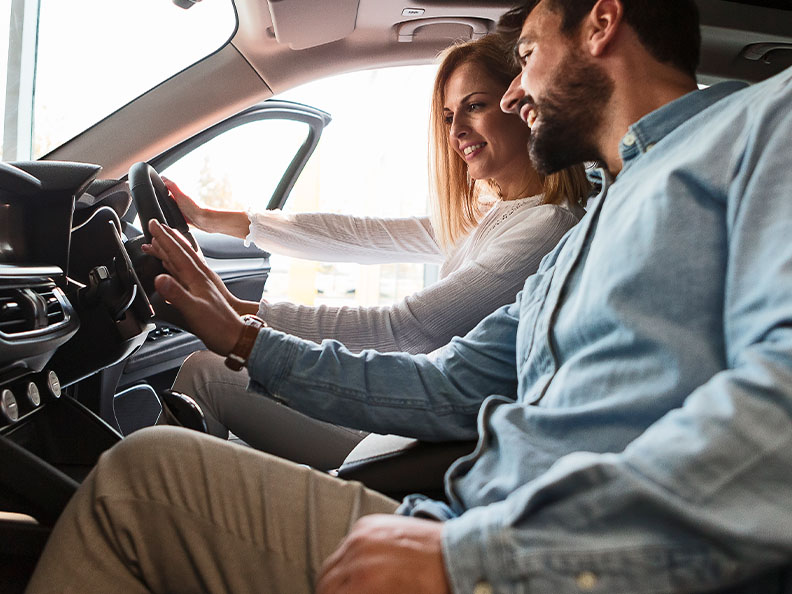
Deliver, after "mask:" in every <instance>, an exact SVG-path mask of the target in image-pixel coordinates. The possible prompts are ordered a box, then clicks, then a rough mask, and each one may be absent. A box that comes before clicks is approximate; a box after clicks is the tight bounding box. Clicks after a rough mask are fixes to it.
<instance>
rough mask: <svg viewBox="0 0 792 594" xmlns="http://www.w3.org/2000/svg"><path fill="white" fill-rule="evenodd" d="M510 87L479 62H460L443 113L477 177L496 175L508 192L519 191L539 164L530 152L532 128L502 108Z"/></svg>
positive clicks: (453, 141) (451, 140)
mask: <svg viewBox="0 0 792 594" xmlns="http://www.w3.org/2000/svg"><path fill="white" fill-rule="evenodd" d="M505 91H506V87H505V86H504V85H501V84H499V83H497V82H496V81H494V80H492V78H490V76H489V75H488V74H487V72H486V71H485V70H484V69H483V68H482V67H481V66H479V65H478V64H476V63H473V62H469V63H466V64H462V65H461V66H459V67H458V68H457V69H456V70H454V72H452V73H451V76H450V77H449V79H448V82H447V83H446V85H445V89H444V93H445V101H444V102H443V115H444V120H445V123H446V126H447V128H448V142H449V143H450V145H451V148H452V149H453V150H454V151H455V152H456V153H457V154H458V155H459V156H460V157H461V158H462V159H463V160H464V161H465V163H467V166H468V172H469V173H470V177H472V178H473V179H482V180H486V179H492V180H494V181H495V182H497V184H498V185H499V186H500V188H501V191H502V193H503V195H504V196H508V197H510V198H516V197H518V196H517V195H516V193H519V192H521V191H523V190H524V186H525V181H526V178H527V177H529V176H530V175H531V173H532V172H533V168H532V166H531V164H530V159H529V157H528V137H529V135H530V133H531V132H530V129H529V128H528V126H526V125H525V124H524V123H523V122H522V121H521V120H520V118H518V117H517V116H515V115H513V114H506V113H504V112H503V111H501V108H500V100H501V97H502V96H503V93H504V92H505Z"/></svg>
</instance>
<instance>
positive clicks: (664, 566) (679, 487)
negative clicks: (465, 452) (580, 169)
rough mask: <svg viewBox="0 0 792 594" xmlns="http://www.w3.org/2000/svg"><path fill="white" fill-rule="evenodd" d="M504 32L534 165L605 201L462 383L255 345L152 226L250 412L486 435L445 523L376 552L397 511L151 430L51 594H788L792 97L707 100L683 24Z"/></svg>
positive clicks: (483, 342)
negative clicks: (596, 189) (590, 174)
mask: <svg viewBox="0 0 792 594" xmlns="http://www.w3.org/2000/svg"><path fill="white" fill-rule="evenodd" d="M504 23H505V24H506V25H507V26H508V25H509V24H512V25H514V24H515V23H516V25H517V27H518V28H519V30H520V33H519V41H518V42H517V44H516V51H517V55H518V57H519V59H520V60H521V62H522V64H523V72H522V74H521V76H520V77H519V78H518V79H517V80H515V82H514V84H513V85H512V87H511V88H510V90H509V91H508V93H507V94H506V96H505V97H504V99H503V103H502V106H503V107H504V109H507V110H509V111H515V112H518V113H519V114H520V115H521V117H522V118H523V119H524V120H525V121H526V122H527V123H528V124H529V125H530V126H531V127H532V137H531V141H530V147H529V148H530V151H531V154H532V158H533V159H534V161H535V162H536V164H537V165H538V166H540V167H541V168H542V169H543V170H544V171H545V172H550V171H553V170H556V169H559V168H561V167H563V166H565V165H568V164H571V163H574V162H579V161H582V160H596V161H598V162H600V163H601V164H602V169H601V176H602V182H603V189H602V192H601V194H600V196H599V197H598V198H597V199H596V201H595V202H594V203H593V205H592V206H591V209H590V213H589V214H588V215H587V217H586V219H584V221H582V222H581V223H580V224H579V225H578V226H577V227H576V228H575V229H573V230H572V231H571V232H570V233H569V234H568V235H567V236H566V237H565V238H564V239H563V240H562V243H561V244H560V245H559V247H558V248H557V249H556V250H555V251H554V252H553V253H551V254H550V255H549V256H548V257H547V258H545V260H544V262H543V264H542V266H541V267H540V270H539V272H538V273H537V274H536V275H534V276H532V277H531V278H529V279H528V281H527V282H526V285H525V288H524V290H523V291H522V293H521V294H520V295H519V296H518V299H517V302H516V303H515V304H513V305H510V306H506V307H504V308H502V309H500V310H498V311H497V312H495V313H494V314H492V315H491V316H489V317H488V318H486V319H485V320H484V321H482V322H481V324H480V325H479V326H478V327H477V328H476V329H474V330H473V331H472V332H471V333H470V334H468V335H467V336H466V337H465V338H463V339H455V340H454V341H452V342H451V343H450V344H449V345H448V346H447V347H445V348H444V349H443V351H442V352H441V353H440V354H439V356H438V357H437V358H436V359H433V360H432V361H430V360H429V359H427V358H426V357H422V356H409V355H403V354H387V355H380V354H377V353H374V352H364V353H362V354H360V355H351V354H349V353H347V352H346V351H345V350H344V349H343V347H341V346H340V345H338V344H337V343H333V342H325V343H324V344H323V345H321V346H319V345H313V344H311V343H306V342H304V341H301V340H299V339H295V338H293V337H289V336H286V335H283V334H280V333H277V332H274V331H271V330H268V329H261V330H260V331H258V332H250V334H249V333H248V331H244V332H243V330H242V326H243V325H244V324H243V322H242V321H240V320H239V319H238V318H237V317H236V316H235V314H234V313H233V311H231V310H230V308H229V307H228V306H227V305H226V304H225V303H224V302H223V299H222V297H221V296H220V295H219V294H218V293H217V291H216V290H214V288H213V286H212V285H211V282H210V281H209V280H208V279H207V278H206V276H205V275H204V274H203V273H202V272H201V269H200V265H197V264H196V263H195V260H194V259H193V257H192V256H191V255H190V254H189V253H188V250H185V249H183V247H181V245H180V243H179V242H178V241H177V239H176V236H175V235H174V234H173V232H171V231H169V230H167V229H164V228H162V227H161V226H159V225H157V224H154V225H153V226H152V232H153V234H154V241H153V246H152V248H151V250H152V253H156V254H158V255H159V256H161V257H162V258H163V261H164V263H165V266H166V268H167V269H168V270H169V272H170V273H171V274H172V277H171V276H161V277H159V278H158V279H157V288H158V290H159V291H160V292H161V293H162V294H163V295H164V296H165V297H166V298H167V299H169V300H171V301H172V302H174V303H175V304H177V305H178V306H179V308H180V309H181V310H182V312H183V313H184V314H185V316H186V317H187V319H188V320H189V321H190V322H191V323H192V326H193V328H194V329H195V331H196V332H197V333H198V334H199V335H200V336H201V338H202V339H203V340H204V342H205V343H206V344H207V346H209V347H210V348H211V349H212V350H215V351H216V352H218V353H220V354H223V355H225V354H227V353H229V352H231V351H232V350H233V351H236V354H237V355H239V358H241V359H245V358H246V357H247V361H248V362H247V365H248V369H249V372H250V376H251V378H252V383H253V385H252V388H254V389H256V390H258V391H260V392H262V393H264V394H268V395H272V396H274V397H277V398H279V399H281V400H283V401H284V402H287V403H288V404H289V405H291V406H293V407H294V408H297V409H299V410H302V411H304V412H308V413H310V414H313V415H315V416H318V417H320V418H323V419H325V420H328V421H332V422H340V421H343V422H345V423H350V422H351V421H352V422H354V423H355V424H357V425H358V426H360V427H361V428H366V429H369V430H374V431H380V432H394V433H402V434H404V435H412V436H415V437H419V438H424V439H446V438H455V439H459V438H460V437H470V436H473V435H474V434H476V433H478V434H479V446H478V447H477V448H476V451H475V452H474V453H473V454H472V455H471V456H469V457H465V458H462V459H460V460H458V461H457V462H455V463H454V464H453V465H452V466H451V468H450V470H449V472H448V473H447V475H446V492H447V496H448V504H445V503H441V502H435V501H429V500H426V499H424V498H421V497H420V496H414V497H411V498H408V499H407V500H405V502H403V503H402V505H401V507H400V508H399V512H400V513H401V514H404V515H390V516H388V515H370V516H367V517H365V518H363V519H362V520H360V521H358V522H357V523H355V524H353V521H354V519H355V518H357V517H360V516H363V515H367V514H370V513H372V512H377V511H379V512H391V511H394V510H395V508H396V502H392V501H390V500H387V498H383V497H380V496H378V495H376V494H375V493H372V492H370V491H366V490H364V489H362V488H360V487H359V486H356V485H355V484H354V483H344V482H343V481H337V480H335V479H332V478H330V477H327V476H326V475H322V474H321V473H317V472H314V471H310V470H307V469H301V468H299V467H296V466H294V465H291V464H288V463H285V462H283V461H279V460H277V459H275V458H271V457H268V456H266V455H264V454H260V453H258V452H249V451H247V450H244V449H242V448H236V447H234V446H231V445H228V444H226V443H223V442H217V441H212V440H209V439H206V438H203V437H202V436H200V435H198V434H194V433H189V432H186V431H182V432H179V431H178V430H174V429H165V430H163V431H158V430H157V429H155V430H152V431H147V432H146V431H144V432H141V434H140V435H139V436H137V437H136V436H132V438H130V439H128V440H126V441H125V442H124V443H122V444H121V445H120V447H116V448H113V450H111V451H110V452H109V453H108V454H106V455H105V456H104V457H103V459H102V460H101V461H100V463H99V465H98V467H97V469H96V471H95V472H94V474H93V475H92V477H91V478H89V479H88V480H87V481H86V483H85V484H84V485H83V487H82V488H81V489H80V491H79V492H78V495H76V496H75V499H74V500H73V501H72V502H71V503H70V505H69V507H68V508H67V510H66V512H64V516H63V517H62V518H61V520H60V522H59V523H58V525H57V526H56V529H55V531H54V533H53V535H52V538H51V539H50V543H49V545H48V548H47V550H46V551H45V554H44V557H43V559H42V562H41V564H40V565H39V568H38V570H37V573H36V575H35V576H34V580H33V583H32V585H31V588H30V591H31V592H43V591H47V589H48V584H47V583H46V582H48V581H49V582H51V583H52V584H54V585H53V586H50V588H51V589H54V590H57V591H64V590H66V591H78V590H79V591H88V590H91V588H93V589H95V590H101V591H102V592H112V591H124V592H144V591H169V592H176V591H196V590H204V591H210V590H211V591H220V590H223V589H227V590H231V591H235V592H241V591H248V590H250V591H253V590H254V589H257V590H258V591H273V592H302V591H310V589H311V584H312V583H313V582H314V581H315V578H314V572H317V573H316V584H317V585H316V592H318V593H319V594H328V593H339V592H355V593H363V592H377V593H383V592H385V593H387V592H411V593H415V592H434V593H438V592H439V593H443V592H449V591H453V592H477V593H478V592H492V591H495V592H531V593H534V592H535V593H542V594H546V593H553V594H556V593H564V592H579V591H596V592H607V593H615V592H629V593H631V594H635V593H640V592H653V593H654V592H705V591H719V592H723V591H724V590H725V589H729V588H733V589H730V590H729V591H730V592H745V593H747V592H763V593H765V592H768V593H769V592H780V591H781V590H780V588H781V587H782V585H781V583H780V581H779V580H780V579H781V578H780V575H781V574H780V572H779V571H776V570H777V568H780V567H782V566H784V565H785V564H787V563H788V562H789V561H790V559H791V558H792V514H790V513H789V509H788V506H789V503H788V502H789V501H792V483H791V482H790V481H789V479H788V477H789V476H790V469H792V447H790V446H792V423H790V415H792V242H790V241H789V237H790V236H791V235H792V200H789V192H790V188H792V168H790V163H789V157H788V156H787V155H788V143H789V139H790V138H792V109H790V101H791V100H792V71H787V72H785V73H782V74H781V75H779V76H777V77H775V78H774V79H771V80H769V81H767V82H765V83H762V84H760V85H756V86H755V87H752V88H746V89H742V90H741V87H743V86H744V85H740V84H732V83H728V84H725V85H716V86H715V87H712V88H710V89H707V90H705V91H697V90H696V84H695V78H694V71H695V67H696V63H697V59H698V26H697V17H696V12H695V7H694V4H693V2H692V1H687V0H678V1H673V2H657V0H588V1H587V0H539V1H536V0H531V1H528V2H526V3H524V6H523V7H522V8H521V9H516V10H515V11H512V13H510V14H509V15H507V17H505V19H504ZM229 328H231V329H233V332H230V333H229V331H228V329H229ZM248 335H250V336H252V337H254V338H255V344H254V345H253V346H252V349H250V348H244V346H245V345H244V343H245V338H246V337H247V336H248ZM240 336H242V340H239V341H238V338H237V337H240ZM251 341H252V339H251ZM248 351H249V355H248ZM405 515H407V516H412V517H405ZM419 518H421V519H419ZM423 518H427V519H423ZM437 520H441V521H437ZM350 525H351V528H350V527H349V526H350ZM347 532H348V534H347ZM345 534H347V535H346V536H344V535H345ZM339 541H340V545H338V543H339ZM337 545H338V546H337ZM333 549H335V551H334V552H331V551H333ZM323 560H324V562H323ZM95 567H96V568H97V569H94V568H95ZM320 567H321V569H320ZM770 570H773V571H770ZM279 580H280V581H279ZM69 588H71V589H69Z"/></svg>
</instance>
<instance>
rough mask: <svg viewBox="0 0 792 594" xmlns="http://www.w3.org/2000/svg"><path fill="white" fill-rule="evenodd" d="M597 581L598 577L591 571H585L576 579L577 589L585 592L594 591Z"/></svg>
mask: <svg viewBox="0 0 792 594" xmlns="http://www.w3.org/2000/svg"><path fill="white" fill-rule="evenodd" d="M597 581H598V580H597V576H596V575H595V574H594V573H593V572H591V571H583V572H581V573H579V574H578V576H577V577H576V578H575V583H576V584H577V587H578V588H580V589H581V590H583V591H584V592H588V591H589V590H593V589H594V588H595V587H596V585H597Z"/></svg>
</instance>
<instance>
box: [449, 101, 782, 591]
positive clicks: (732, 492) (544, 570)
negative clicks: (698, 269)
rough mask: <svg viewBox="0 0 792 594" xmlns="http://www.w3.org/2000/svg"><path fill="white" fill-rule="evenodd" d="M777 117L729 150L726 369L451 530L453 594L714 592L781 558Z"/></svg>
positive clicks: (463, 518)
mask: <svg viewBox="0 0 792 594" xmlns="http://www.w3.org/2000/svg"><path fill="white" fill-rule="evenodd" d="M780 114H781V115H780V116H779V117H778V118H776V119H775V120H774V121H770V120H765V121H762V122H760V124H761V126H762V129H761V130H759V129H753V130H752V131H750V133H751V134H753V135H757V136H758V137H760V138H762V140H761V141H760V140H755V141H754V143H751V144H752V146H749V147H748V148H747V149H746V150H745V151H744V152H743V153H742V154H739V155H737V157H738V158H736V159H735V163H736V165H735V171H734V178H733V180H732V183H731V184H730V185H729V186H728V188H729V189H728V196H725V197H724V199H725V200H726V221H727V222H726V224H727V230H728V245H724V246H723V249H724V250H728V254H729V256H728V270H727V274H726V282H725V285H724V312H723V314H724V338H725V345H726V352H725V358H726V360H727V363H728V365H727V368H726V369H724V370H723V371H721V372H719V373H717V374H716V375H714V376H713V377H712V378H711V379H710V380H709V381H707V382H706V383H704V384H703V385H701V386H699V387H698V388H697V389H696V390H694V391H693V392H692V393H690V394H689V395H688V396H687V398H686V399H685V401H684V404H683V405H682V406H681V407H679V408H678V409H675V410H672V411H670V412H669V413H667V414H666V415H664V416H663V417H662V418H661V419H659V420H658V421H657V422H656V423H654V424H653V425H651V426H650V427H649V428H648V429H647V430H646V431H645V432H644V433H643V434H642V435H640V436H639V437H638V438H637V439H635V440H634V441H633V442H632V443H630V444H629V445H628V446H627V447H626V448H625V449H624V451H622V452H617V453H609V454H595V453H587V452H578V453H574V454H570V455H567V456H565V457H563V458H561V459H559V460H558V461H557V462H556V463H555V464H554V465H553V466H552V467H551V468H550V470H549V471H548V472H546V473H545V474H544V475H543V476H541V477H540V478H538V479H537V480H535V481H532V482H530V483H528V484H526V485H524V486H523V487H521V488H520V489H518V490H517V491H515V492H513V493H512V494H511V495H510V496H509V497H508V498H507V499H506V500H504V501H501V502H499V503H496V504H493V505H490V506H486V507H480V508H475V509H472V510H469V511H468V512H466V513H464V514H463V515H462V516H461V517H459V518H456V519H452V520H450V521H449V522H447V524H446V525H445V528H444V556H445V560H446V564H447V567H448V573H449V575H450V576H451V579H452V581H453V591H454V592H470V591H473V587H474V585H475V583H476V582H477V581H478V580H485V581H488V582H490V583H491V584H492V586H493V589H494V591H496V592H506V593H511V592H514V593H516V592H521V593H525V592H527V593H537V594H538V593H544V592H554V593H559V594H563V593H567V592H580V591H587V590H588V591H594V592H625V591H629V592H633V593H637V592H646V593H648V592H671V591H674V592H701V591H723V590H724V589H725V588H727V587H729V586H732V585H734V584H735V583H737V582H740V581H742V580H744V579H745V578H747V577H750V576H756V575H758V574H761V572H763V571H765V570H767V569H769V568H773V567H778V566H782V565H784V564H788V563H789V559H790V554H792V514H790V511H789V509H790V508H789V502H790V501H792V481H790V480H789V477H790V473H791V472H792V423H790V418H792V242H790V241H789V238H790V237H792V201H791V200H790V199H789V191H790V188H792V175H790V167H789V157H788V155H789V151H788V144H789V138H790V130H792V112H790V111H789V109H788V104H787V106H786V107H784V108H783V110H781V111H780ZM760 147H761V148H760ZM776 588H777V584H776V587H775V588H773V590H772V591H776ZM729 591H732V590H729ZM742 591H745V592H748V591H749V590H740V592H742ZM750 591H770V589H769V588H768V589H767V590H764V589H761V588H760V589H758V590H750Z"/></svg>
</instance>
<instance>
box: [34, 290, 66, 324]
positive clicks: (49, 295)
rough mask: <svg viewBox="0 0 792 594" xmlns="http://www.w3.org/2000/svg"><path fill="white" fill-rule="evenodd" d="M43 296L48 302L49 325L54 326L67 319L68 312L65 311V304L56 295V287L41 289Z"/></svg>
mask: <svg viewBox="0 0 792 594" xmlns="http://www.w3.org/2000/svg"><path fill="white" fill-rule="evenodd" d="M40 294H41V296H42V297H43V298H44V301H46V302H47V325H48V326H52V325H53V324H57V323H59V322H62V321H63V320H65V319H66V312H64V311H63V305H61V302H60V301H59V300H58V298H57V297H56V296H55V289H54V288H53V289H49V290H43V291H41V293H40Z"/></svg>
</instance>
